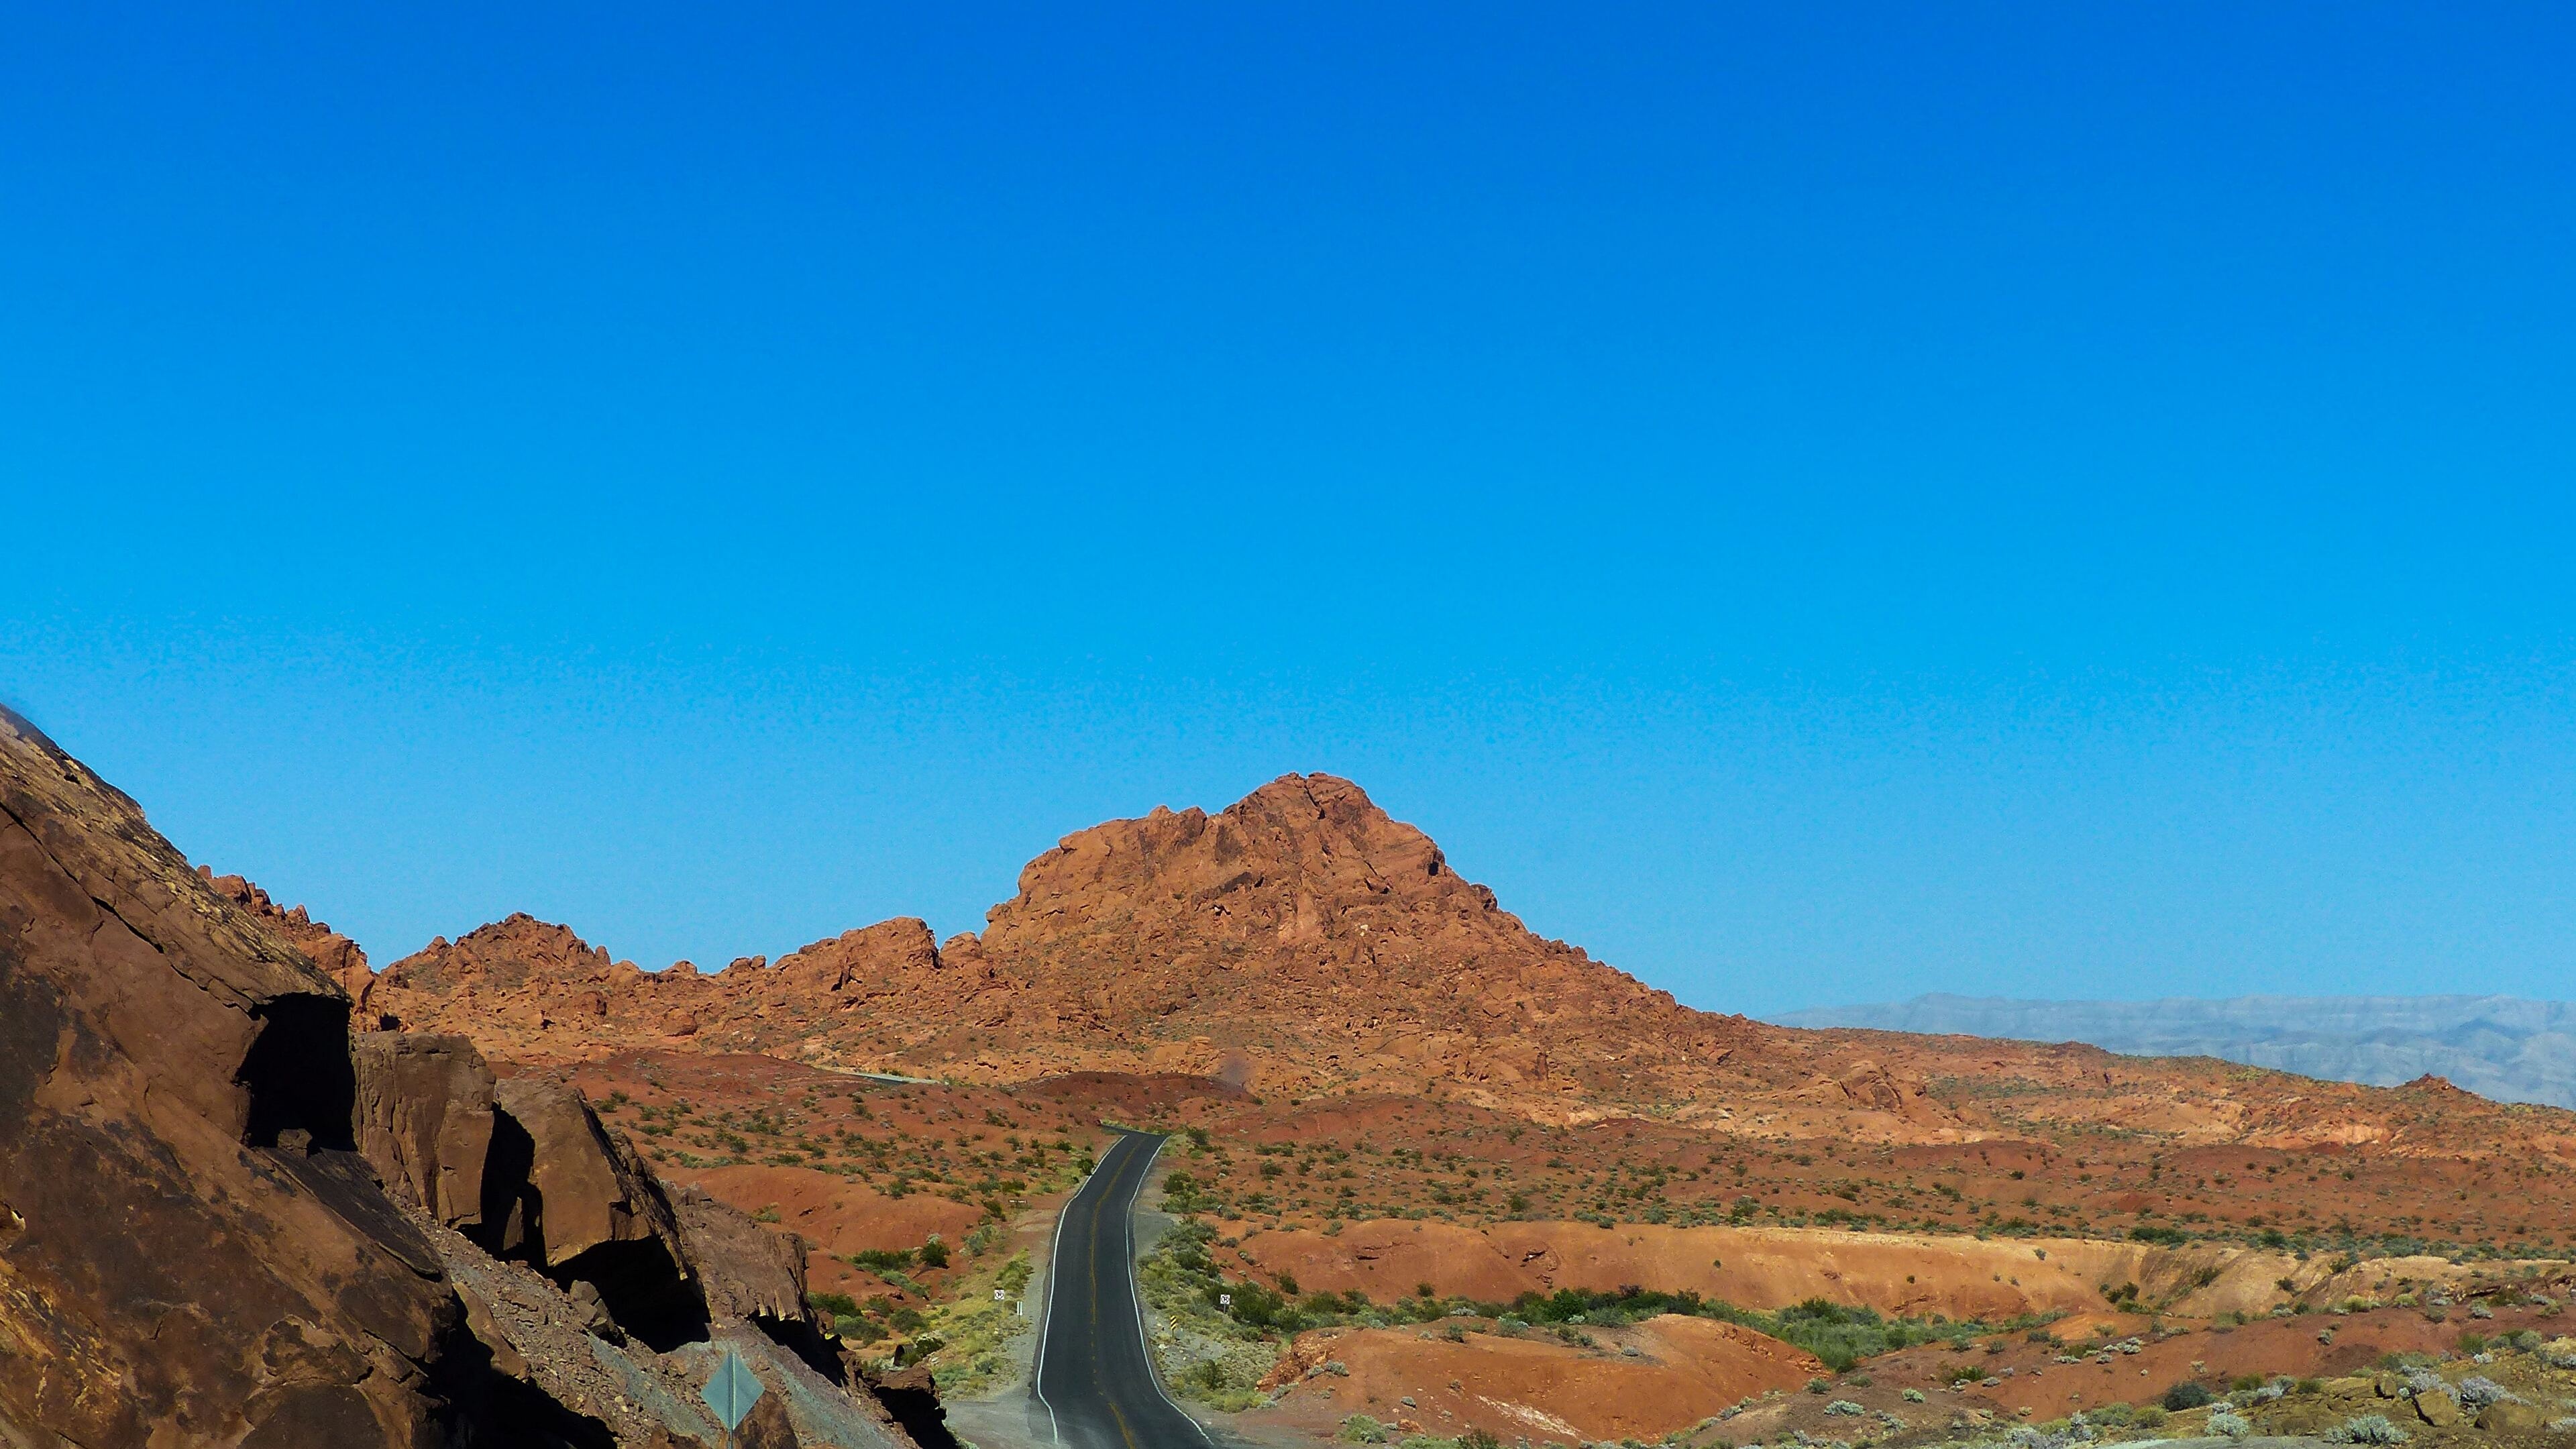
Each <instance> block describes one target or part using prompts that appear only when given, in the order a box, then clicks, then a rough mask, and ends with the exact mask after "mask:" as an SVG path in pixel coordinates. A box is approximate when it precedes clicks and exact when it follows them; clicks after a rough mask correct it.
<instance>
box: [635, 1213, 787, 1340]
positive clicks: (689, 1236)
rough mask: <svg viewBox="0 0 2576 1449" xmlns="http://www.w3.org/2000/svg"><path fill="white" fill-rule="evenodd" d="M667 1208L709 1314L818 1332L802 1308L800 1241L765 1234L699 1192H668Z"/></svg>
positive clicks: (750, 1220) (765, 1229)
mask: <svg viewBox="0 0 2576 1449" xmlns="http://www.w3.org/2000/svg"><path fill="white" fill-rule="evenodd" d="M671 1207H672V1209H673V1210H674V1211H675V1212H677V1213H678V1214H679V1218H680V1237H681V1240H682V1241H683V1242H685V1243H686V1244H687V1245H688V1251H689V1262H690V1264H691V1265H692V1266H694V1267H695V1268H696V1269H697V1272H698V1280H699V1284H700V1287H701V1290H702V1291H703V1292H704V1293H705V1294H706V1303H707V1311H708V1312H709V1313H711V1314H713V1315H714V1316H716V1317H718V1318H739V1319H743V1320H746V1321H748V1320H751V1319H756V1318H757V1319H766V1320H768V1321H769V1322H771V1323H772V1324H775V1325H780V1326H785V1327H792V1328H798V1329H812V1330H814V1331H816V1332H820V1331H821V1329H822V1325H821V1323H819V1322H817V1321H816V1319H815V1317H814V1312H813V1310H812V1309H811V1308H809V1307H807V1306H806V1303H805V1243H804V1240H803V1239H801V1238H798V1237H796V1236H794V1235H793V1234H787V1235H781V1234H778V1233H774V1232H771V1231H770V1230H769V1229H767V1228H765V1227H762V1226H761V1225H760V1224H759V1223H757V1222H754V1221H753V1220H752V1219H751V1217H750V1216H749V1215H748V1214H746V1213H744V1212H743V1210H742V1209H740V1208H738V1207H735V1206H733V1205H732V1204H731V1203H727V1202H723V1201H720V1200H718V1199H717V1198H716V1197H715V1196H713V1195H712V1194H710V1193H708V1192H707V1190H706V1189H704V1188H701V1187H692V1186H683V1187H679V1188H676V1189H674V1190H673V1191H672V1193H671Z"/></svg>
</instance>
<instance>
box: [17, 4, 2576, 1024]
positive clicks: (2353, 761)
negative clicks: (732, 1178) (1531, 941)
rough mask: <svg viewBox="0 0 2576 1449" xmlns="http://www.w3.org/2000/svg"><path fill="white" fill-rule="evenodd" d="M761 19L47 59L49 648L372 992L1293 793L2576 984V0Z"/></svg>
mask: <svg viewBox="0 0 2576 1449" xmlns="http://www.w3.org/2000/svg"><path fill="white" fill-rule="evenodd" d="M716 9H717V10H722V11H724V12H725V13H722V14H716V13H713V12H711V11H710V8H709V7H703V6H697V7H685V8H682V7H673V8H661V7H652V6H635V5H621V6H606V5H596V6H576V5H564V6H537V7H530V6H524V5H521V6H509V7H492V8H482V7H472V6H442V7H428V6H357V7H350V6H327V7H326V6H311V7H304V8H288V7H263V8H262V13H260V14H257V15H250V14H242V13H237V12H238V7H178V6H172V7H168V8H166V9H129V8H120V7H115V6H108V5H99V6H87V5H83V6H57V7H50V8H45V7H37V8H31V9H25V10H22V11H20V12H19V13H18V14H17V15H16V16H15V17H14V18H13V20H12V22H11V34H10V41H9V44H8V45H7V46H6V47H5V48H0V135H5V136H6V137H7V141H6V142H5V144H0V503H4V504H5V512H0V520H5V543H6V547H7V567H6V569H5V571H0V697H5V698H6V699H8V700H9V701H11V702H12V703H14V704H16V705H17V706H18V707H20V708H22V709H24V710H25V711H26V712H28V713H29V714H30V715H32V716H33V717H34V718H35V719H36V720H37V721H38V722H40V723H41V724H43V725H45V726H46V727H47V728H48V729H50V730H51V731H53V732H54V733H55V734H56V735H57V736H58V737H59V738H60V739H61V740H62V741H63V742H64V743H65V744H66V745H67V746H68V747H69V748H71V749H72V750H74V751H75V752H76V753H79V754H81V755H82V756H84V757H85V758H87V759H88V760H90V761H91V762H92V763H93V764H95V765H97V766H98V767H100V768H101V769H102V770H104V771H105V772H106V773H107V774H108V775H109V776H110V777H111V778H112V779H114V780H116V781H117V782H119V783H120V784H122V785H124V786H125V787H126V788H128V789H129V790H130V791H132V792H133V793H134V794H135V795H137V796H138V797H139V798H141V799H142V800H143V801H144V802H145V804H146V805H147V806H148V807H149V808H150V810H151V812H152V815H153V818H154V820H155V821H156V822H157V823H158V824H160V825H161V826H162V828H163V829H164V830H165V831H166V832H167V833H169V834H170V835H171V836H172V837H173V838H174V839H176V840H177V841H178V842H179V844H180V845H181V847H182V848H184V849H186V850H187V851H188V852H189V853H190V854H191V856H192V857H194V858H196V859H199V860H204V861H209V862H212V863H214V864H215V865H217V866H218V867H219V868H222V869H229V870H240V871H245V872H247V873H249V874H251V875H253V876H254V877H255V878H258V879H260V880H262V881H264V882H265V883H267V884H268V885H269V886H271V887H272V888H274V889H275V890H276V891H277V892H278V893H279V894H280V895H281V896H283V897H285V898H287V899H289V900H301V901H305V902H309V903H310V904H311V905H312V906H313V907H314V908H315V909H316V911H317V912H318V913H320V914H321V915H323V916H325V917H327V918H328V919H330V920H332V921H333V922H335V923H337V924H339V925H341V926H342V927H344V928H345V929H347V930H349V931H350V932H351V933H352V934H354V935H356V936H357V937H358V938H359V939H360V940H361V941H362V942H363V943H364V944H365V945H366V946H367V947H368V949H369V950H370V951H371V952H373V953H374V954H375V955H376V956H377V958H378V959H379V960H380V961H381V960H386V959H390V958H391V957H393V956H395V955H399V954H401V953H402V952H404V951H407V950H410V949H412V948H413V947H416V946H418V945H419V944H420V943H421V942H423V941H424V940H425V939H426V938H428V937H429V936H430V935H432V934H433V933H444V934H448V935H454V934H457V933H459V932H461V931H463V930H465V929H467V928H470V927H472V926H473V925H475V924H476V923H478V922H480V921H483V920H486V919H488V918H491V917H494V916H497V915H499V914H502V913H504V912H507V911H510V910H514V909H525V910H529V911H533V912H536V913H538V914H540V915H544V916H548V917H551V918H555V919H560V920H564V921H567V922H569V923H571V924H572V925H574V926H575V927H576V928H577V929H579V930H580V931H582V932H583V933H584V934H585V935H587V936H589V937H591V938H592V939H594V940H596V941H598V942H600V943H601V944H604V945H605V946H607V947H608V948H609V949H610V950H612V951H614V952H616V953H617V954H619V955H622V956H628V957H632V958H634V959H636V960H638V961H641V962H643V963H645V964H647V965H652V966H658V965H661V964H663V963H665V962H668V961H670V960H671V959H673V958H675V957H680V956H687V957H690V958H692V959H695V960H698V961H701V962H721V961H724V960H726V959H729V958H730V957H732V956H734V955H736V954H747V953H752V952H762V953H767V954H771V955H776V954H778V953H780V952H783V951H785V950H788V949H791V948H793V947H794V946H796V945H798V944H800V943H802V942H805V941H807V940H810V939H812V938H815V937H818V936H821V935H825V934H828V933H831V932H835V931H838V930H841V929H843V928H846V927H849V926H854V925H858V924H862V923H865V922H868V921H873V920H876V919H879V918H882V917H885V916H889V915H895V914H917V915H924V916H927V917H928V918H929V919H930V920H931V922H932V924H933V925H934V926H935V927H937V928H938V929H940V930H941V931H942V932H943V933H944V932H947V931H953V930H961V929H971V928H974V927H976V926H978V925H979V924H980V923H981V916H982V912H983V910H984V908H985V907H986V906H988V905H989V904H991V903H992V902H994V901H996V900H999V899H1001V898H1003V897H1005V896H1007V895H1008V894H1010V892H1011V890H1012V888H1013V880H1014V877H1015V874H1016V872H1017V870H1018V868H1019V866H1020V865H1021V863H1022V862H1024V861H1025V860H1026V859H1027V858H1029V857H1030V856H1031V855H1033V854H1035V853H1036V852H1038V851H1039V850H1041V849H1043V848H1045V847H1046V846H1047V845H1049V844H1050V843H1051V842H1052V841H1054V840H1055V839H1056V837H1058V836H1059V835H1061V834H1064V833H1066V832H1068V831H1071V830H1074V829H1077V828H1079V827H1081V826H1084V825H1087V824H1089V823H1091V822H1093V821H1096V820H1099V819H1102V818H1106V817H1110V816H1117V815H1128V814H1135V813H1138V812H1141V811H1143V810H1145V809H1148V808H1150V807H1151V806H1153V805H1155V804H1158V803H1169V804H1172V805H1175V806H1180V805H1189V804H1199V805H1205V806H1208V807H1211V808H1214V807H1218V806H1222V805H1223V804H1225V803H1227V802H1228V801H1230V800H1232V799H1234V798H1236V797H1237V796H1239V795H1241V794H1242V793H1244V792H1245V791H1247V790H1249V789H1250V788H1252V787H1254V786H1255V785H1257V784H1259V783H1260V782H1261V781H1263V780H1265V779H1268V778H1270V777H1272V776H1274V775H1277V774H1280V773H1282V772H1284V771H1288V770H1292V769H1293V770H1306V769H1321V770H1329V771H1334V772H1337V773H1341V774H1345V775H1349V776H1352V777H1354V778H1356V779H1358V780H1359V781H1361V782H1362V783H1363V784H1364V785H1366V786H1367V787H1368V788H1369V789H1370V790H1371V791H1372V792H1373V793H1374V794H1375V795H1376V796H1377V797H1378V798H1379V799H1380V800H1381V801H1382V802H1383V803H1384V804H1385V805H1387V806H1388V807H1389V808H1390V809H1391V810H1393V811H1394V812H1395V813H1396V814H1397V815H1399V816H1400V817H1402V818H1405V819H1408V820H1412V821H1414V822H1416V823H1418V824H1420V825H1422V826H1424V827H1425V828H1427V829H1429V830H1430V831H1431V832H1432V833H1433V834H1434V835H1436V836H1437V837H1438V838H1439V839H1440V840H1441V841H1442V843H1443V844H1444V845H1446V846H1447V847H1448V849H1449V852H1450V855H1451V858H1452V859H1453V860H1454V861H1455V862H1456V863H1457V865H1458V866H1459V867H1460V868H1461V869H1462V870H1463V871H1465V872H1466V873H1468V874H1469V875H1471V876H1473V877H1475V878H1478V879H1482V880H1485V881H1487V882H1490V883H1491V884H1493V885H1494V886H1495V888H1496V889H1497V890H1498V891H1499V892H1500V893H1501V895H1502V897H1503V900H1504V902H1505V903H1506V904H1507V905H1508V906H1510V907H1512V908H1514V909H1516V910H1518V911H1519V912H1521V913H1522V915H1523V916H1524V917H1525V918H1526V919H1527V920H1528V921H1529V922H1530V924H1531V925H1533V926H1534V927H1535V928H1537V929H1538V930H1540V931H1542V932H1544V933H1546V934H1549V935H1554V936H1562V937H1565V938H1567V939H1571V940H1574V941H1578V942H1581V943H1583V944H1585V945H1586V946H1588V947H1590V948H1591V949H1592V950H1593V951H1594V952H1595V953H1596V954H1597V955H1600V956H1602V957H1604V958H1605V959H1608V960H1610V961H1613V962H1616V963H1618V964H1620V965H1622V966H1625V967H1628V968H1629V969H1631V970H1634V971H1635V972H1637V973H1638V974H1639V975H1641V976H1643V977H1644V978H1645V979H1647V980H1648V981H1650V982H1653V983H1655V984H1658V985H1662V986H1666V987H1669V988H1671V989H1672V990H1674V991H1675V992H1676V993H1677V994H1679V995H1680V996H1681V997H1682V998H1683V999H1684V1000H1686V1001H1690V1002H1692V1003H1694V1004H1698V1005H1702V1006H1709V1007H1716V1008H1725V1009H1742V1010H1752V1011H1763V1010H1778V1009H1784V1008H1789V1007H1794V1006H1800V1005H1807V1004H1820V1003H1829V1002H1836V1001H1849V1000H1865V999H1873V998H1880V997H1888V996H1900V995H1908V994H1911V993H1913V992H1916V991H1920V990H1926V989H1947V990H1965V991H1990V992H2001V993H2011V994H2020V995H2033V996H2151V995H2161V994H2167V993H2185V994H2205V995H2218V994H2229V993H2235V992H2242V991H2249V990H2291V991H2341V990H2356V991H2398V992H2406V991H2452V990H2498V991H2511V992H2519V993H2523V994H2530V995H2564V994H2565V990H2566V987H2565V983H2566V982H2567V981H2568V980H2569V979H2570V972H2571V968H2576V789H2571V786H2576V672H2571V663H2572V662H2576V598H2571V584H2576V501H2571V498H2576V490H2571V484H2576V265H2571V260H2576V86H2570V85H2569V83H2568V77H2567V62H2568V58H2569V56H2570V55H2571V54H2576V20H2571V18H2570V12H2569V11H2568V10H2567V9H2566V8H2565V7H2560V6H2545V5H2532V6H2526V7H2477V6H2467V7H2462V6H2438V7H2437V6H2421V7H2414V8H2395V7H2388V6H2379V5H2356V4H2344V3H2336V4H2319V5H2293V4H2279V5H2263V6H2256V7H2245V6H2240V5H2215V4H2207V5H2191V4H2185V5H2168V6H2152V7H2105V6H2074V7H2065V6H2061V7H2035V6H2029V5H2009V6H2008V5H1974V4H1967V5H1943V6H1930V7H1927V6H1921V5H1905V6H1886V7H1828V6H1804V5H1800V6H1772V7H1751V6H1737V7H1728V6H1707V5H1690V6H1673V7H1665V8H1653V7H1612V8H1610V9H1609V10H1607V11H1602V10H1599V8H1598V7H1595V8H1594V9H1593V10H1588V11H1586V10H1578V9H1573V8H1568V7H1562V6H1557V7H1541V8H1515V7H1510V6H1495V5H1478V6H1473V7H1465V6H1461V7H1454V8H1452V9H1450V10H1448V11H1447V12H1445V13H1444V12H1442V11H1439V10H1436V9H1433V8H1430V7H1387V6H1378V5H1371V6H1351V7H1333V6H1298V7H1275V8H1273V7H1248V6H1216V7H1209V6H1172V7H1168V8H1161V9H1122V8H1118V7H1114V6H1103V7H1081V8H1080V13H1079V14H1078V15H1076V16H1073V17H1071V18H1068V14H1067V12H1066V11H1065V9H1064V8H1063V7H1049V8H1045V9H1031V10H1005V9H984V8H975V7H969V6H963V5H957V6H948V5H943V6H931V7H910V8H909V13H897V12H895V11H892V10H883V11H870V10H866V9H863V8H861V7H851V6H840V5H831V6H814V7H794V6H778V7H763V8H758V9H756V10H752V11H743V10H740V9H738V8H733V7H716Z"/></svg>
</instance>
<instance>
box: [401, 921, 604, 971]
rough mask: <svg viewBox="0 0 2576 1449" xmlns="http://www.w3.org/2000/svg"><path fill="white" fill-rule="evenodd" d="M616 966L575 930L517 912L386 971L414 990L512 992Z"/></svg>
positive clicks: (434, 943)
mask: <svg viewBox="0 0 2576 1449" xmlns="http://www.w3.org/2000/svg"><path fill="white" fill-rule="evenodd" d="M615 965H616V963H613V962H611V961H610V960H609V958H608V953H607V952H606V951H604V950H602V949H600V948H599V947H597V946H594V945H592V944H590V943H589V942H588V941H585V940H583V939H582V938H581V937H579V936H577V935H575V934H573V931H572V928H571V927H569V926H560V925H557V924H555V923H554V922H552V921H541V920H538V919H537V918H536V917H534V916H531V915H529V914H528V913H527V912H525V911H518V912H514V913H512V914H510V915H508V916H506V917H503V918H502V919H500V920H497V921H494V922H492V923H491V924H490V925H487V926H478V927H476V928H475V929H474V930H472V931H469V932H467V933H466V934H464V935H463V936H460V937H458V938H457V939H456V940H454V941H452V942H451V941H449V940H448V939H447V938H446V937H444V936H441V937H438V938H436V939H435V940H432V941H431V942H430V943H429V944H428V945H426V946H424V947H422V948H421V949H419V950H417V951H415V952H413V953H412V954H410V955H408V956H405V957H404V958H402V959H401V960H399V961H396V962H395V963H394V964H393V965H391V966H389V967H387V968H386V971H385V974H386V977H387V980H388V982H389V983H390V982H394V981H399V982H400V983H401V984H403V985H406V986H413V987H428V988H431V989H436V988H438V987H441V986H456V985H461V984H464V983H467V982H474V983H478V984H482V985H488V986H494V987H502V988H508V987H518V986H527V985H530V984H533V983H537V982H563V983H572V982H584V983H588V982H596V981H602V980H605V979H607V978H608V977H609V975H610V974H611V972H612V970H613V969H614V967H615ZM627 969H628V970H633V969H634V968H633V967H632V966H631V965H629V966H628V968H627Z"/></svg>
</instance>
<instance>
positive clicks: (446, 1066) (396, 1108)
mask: <svg viewBox="0 0 2576 1449" xmlns="http://www.w3.org/2000/svg"><path fill="white" fill-rule="evenodd" d="M350 1057H351V1060H352V1061H353V1062H354V1064H355V1067H356V1073H357V1137H358V1150H359V1151H360V1152H361V1153H363V1154H365V1156H366V1159H367V1161H368V1162H369V1163H371V1164H373V1165H374V1167H375V1169H376V1171H377V1173H378V1175H380V1176H381V1177H382V1178H383V1179H384V1183H385V1186H386V1188H387V1189H388V1190H389V1191H391V1192H392V1193H393V1194H394V1196H395V1197H397V1198H399V1199H401V1200H402V1201H403V1202H405V1203H408V1204H410V1205H411V1206H413V1207H417V1208H419V1209H420V1210H421V1211H423V1212H425V1213H427V1214H429V1215H430V1216H431V1217H433V1218H436V1219H437V1220H438V1221H440V1222H442V1223H444V1224H446V1225H447V1226H449V1227H451V1228H469V1229H470V1228H478V1227H480V1226H482V1222H483V1166H484V1160H485V1158H486V1157H488V1156H489V1155H490V1153H491V1150H492V1134H493V1128H494V1121H493V1091H492V1070H491V1068H489V1067H487V1066H485V1065H484V1064H483V1054H482V1053H480V1052H478V1051H476V1050H475V1049H474V1044H473V1043H472V1042H470V1041H467V1040H466V1039H465V1038H463V1037H461V1036H415V1035H412V1034H410V1033H407V1032H371V1033H369V1034H367V1035H365V1036H360V1037H356V1038H354V1039H353V1040H352V1041H351V1043H350Z"/></svg>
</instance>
